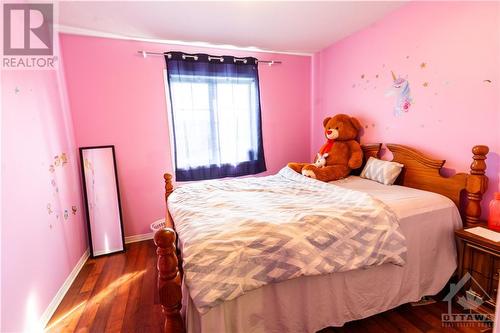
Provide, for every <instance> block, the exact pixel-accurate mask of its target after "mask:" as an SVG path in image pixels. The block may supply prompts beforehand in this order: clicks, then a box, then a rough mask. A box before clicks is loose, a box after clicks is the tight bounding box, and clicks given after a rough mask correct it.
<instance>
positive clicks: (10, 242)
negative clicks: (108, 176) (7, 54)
mask: <svg viewBox="0 0 500 333" xmlns="http://www.w3.org/2000/svg"><path fill="white" fill-rule="evenodd" d="M1 74H2V75H1V76H2V78H1V84H2V88H1V89H2V90H1V92H2V129H1V133H2V134H1V135H2V162H3V163H2V233H1V235H2V239H1V267H2V276H1V282H2V284H1V305H2V306H1V309H2V311H1V318H2V322H1V326H0V331H1V332H21V331H27V332H33V331H37V329H39V327H38V325H39V319H40V317H41V315H42V314H43V312H44V311H45V309H46V308H47V306H48V305H49V303H50V302H51V301H52V299H53V297H54V296H55V295H56V293H57V291H58V290H59V288H60V287H61V286H62V284H63V282H64V281H65V280H66V278H67V277H68V275H69V274H70V272H71V271H72V269H73V268H74V266H75V265H76V263H77V262H78V260H79V259H80V258H81V256H82V255H83V253H84V252H85V250H86V249H87V239H86V232H85V227H84V219H83V214H82V200H81V195H80V189H81V187H80V180H79V172H78V155H77V150H76V148H75V143H74V137H73V130H72V123H71V117H70V115H69V111H68V108H67V105H66V103H65V96H64V89H63V87H64V82H63V81H61V80H60V79H61V78H63V75H62V74H61V73H60V72H59V71H55V70H10V71H9V70H7V71H4V70H2V73H1ZM63 154H65V155H63ZM56 156H57V157H59V158H58V159H56ZM61 156H62V159H61ZM64 156H66V159H65V158H64ZM63 160H65V161H66V162H65V163H63ZM51 165H52V167H51ZM73 206H75V208H76V213H75V214H73V211H72V207H73ZM65 211H67V214H65Z"/></svg>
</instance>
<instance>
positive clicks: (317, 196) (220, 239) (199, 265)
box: [168, 167, 406, 313]
mask: <svg viewBox="0 0 500 333" xmlns="http://www.w3.org/2000/svg"><path fill="white" fill-rule="evenodd" d="M168 208H169V210H170V213H171V214H172V217H173V219H174V221H175V227H176V230H177V233H178V236H179V241H180V244H181V245H180V246H181V249H182V257H183V268H184V282H185V283H186V284H187V287H188V289H189V293H190V296H191V298H192V300H193V302H194V304H195V306H196V307H197V309H198V311H200V313H205V312H207V311H208V310H209V309H210V308H211V307H214V306H216V305H217V304H219V303H221V302H224V301H227V300H231V299H234V298H236V297H238V296H240V295H241V294H243V293H246V292H248V291H250V290H252V289H255V288H258V287H260V286H263V285H266V284H269V283H273V282H278V281H283V280H287V279H292V278H296V277H299V276H302V275H318V274H327V273H332V272H342V271H348V270H353V269H358V268H365V267H369V266H374V265H381V264H384V263H393V264H396V265H403V264H404V263H405V257H406V240H405V238H404V236H403V234H402V233H401V231H400V229H399V223H398V220H397V217H396V215H395V214H394V213H393V212H392V211H391V210H390V209H389V208H388V207H387V206H386V205H385V204H384V203H382V202H381V201H379V200H377V199H375V198H373V197H371V196H370V195H368V194H366V193H363V192H358V191H353V190H348V189H344V188H341V187H338V186H335V185H333V184H328V183H323V182H320V181H317V180H314V179H310V178H306V177H304V176H302V175H300V174H298V173H296V172H294V171H293V170H291V169H289V168H288V167H285V168H283V169H282V170H281V171H280V172H279V173H278V174H276V175H273V176H268V177H259V178H243V179H241V178H240V179H230V180H216V181H205V182H198V183H193V184H188V185H184V186H182V187H180V188H178V189H176V190H175V191H174V192H173V193H172V194H171V195H170V197H169V198H168Z"/></svg>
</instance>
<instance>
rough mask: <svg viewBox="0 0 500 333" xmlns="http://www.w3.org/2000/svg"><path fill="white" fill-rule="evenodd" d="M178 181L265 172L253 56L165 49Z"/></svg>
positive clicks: (255, 64) (256, 70) (255, 66)
mask: <svg viewBox="0 0 500 333" xmlns="http://www.w3.org/2000/svg"><path fill="white" fill-rule="evenodd" d="M165 60H166V63H167V77H168V88H169V95H170V106H171V117H170V118H171V122H172V131H173V140H174V146H175V147H174V150H175V168H176V170H175V175H176V180H178V181H191V180H203V179H214V178H223V177H236V176H244V175H252V174H257V173H260V172H264V171H266V164H265V161H264V149H263V143H262V122H261V108H260V93H259V74H258V66H257V59H255V58H252V57H246V58H236V57H232V56H220V57H219V56H211V55H208V54H186V53H182V52H168V53H165Z"/></svg>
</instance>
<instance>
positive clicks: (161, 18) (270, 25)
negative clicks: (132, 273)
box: [58, 1, 404, 53]
mask: <svg viewBox="0 0 500 333" xmlns="http://www.w3.org/2000/svg"><path fill="white" fill-rule="evenodd" d="M402 4H404V1H403V2H402V1H395V2H390V1H362V2H359V1H352V2H350V1H344V2H340V1H339V2H334V1H332V2H316V1H262V2H261V1H232V2H215V1H213V2H212V1H210V2H187V1H171V2H143V1H131V2H122V1H119V2H117V1H99V2H84V1H81V2H80V1H78V2H60V3H59V22H58V23H59V25H60V26H62V31H65V30H66V31H80V32H82V31H84V30H88V31H93V32H99V33H107V34H114V35H120V36H123V37H128V38H143V39H160V40H176V41H184V42H206V43H210V44H215V45H220V44H228V45H233V46H237V47H242V48H247V47H255V48H258V49H263V50H273V51H280V52H296V53H313V52H316V51H319V50H321V49H323V48H325V47H327V46H328V45H330V44H332V43H333V42H335V41H338V40H340V39H342V38H343V37H346V36H348V35H350V34H352V33H354V32H355V31H357V30H360V29H361V28H363V27H366V26H368V25H370V24H372V23H374V22H375V21H377V20H378V19H380V18H382V17H383V16H384V15H386V14H387V13H388V12H390V11H392V10H394V9H396V8H398V7H399V6H401V5H402ZM68 27H69V28H68ZM75 28H76V29H75Z"/></svg>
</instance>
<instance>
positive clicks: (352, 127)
mask: <svg viewBox="0 0 500 333" xmlns="http://www.w3.org/2000/svg"><path fill="white" fill-rule="evenodd" d="M323 127H324V129H325V137H326V140H327V141H326V143H325V144H324V145H323V146H322V147H321V149H320V151H319V152H318V154H317V155H316V158H315V160H314V163H312V164H311V163H288V167H289V168H291V169H293V170H294V171H296V172H298V173H301V174H302V175H304V176H306V177H310V178H314V179H317V180H321V181H324V182H329V181H332V180H337V179H341V178H345V177H347V176H348V175H349V174H350V172H351V170H354V169H358V168H359V167H361V164H362V162H363V151H362V149H361V146H360V144H359V143H358V141H357V140H356V139H357V137H358V132H359V130H360V129H361V124H360V123H359V121H358V120H357V119H356V118H354V117H351V116H349V115H346V114H338V115H335V116H333V117H327V118H325V120H323Z"/></svg>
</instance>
